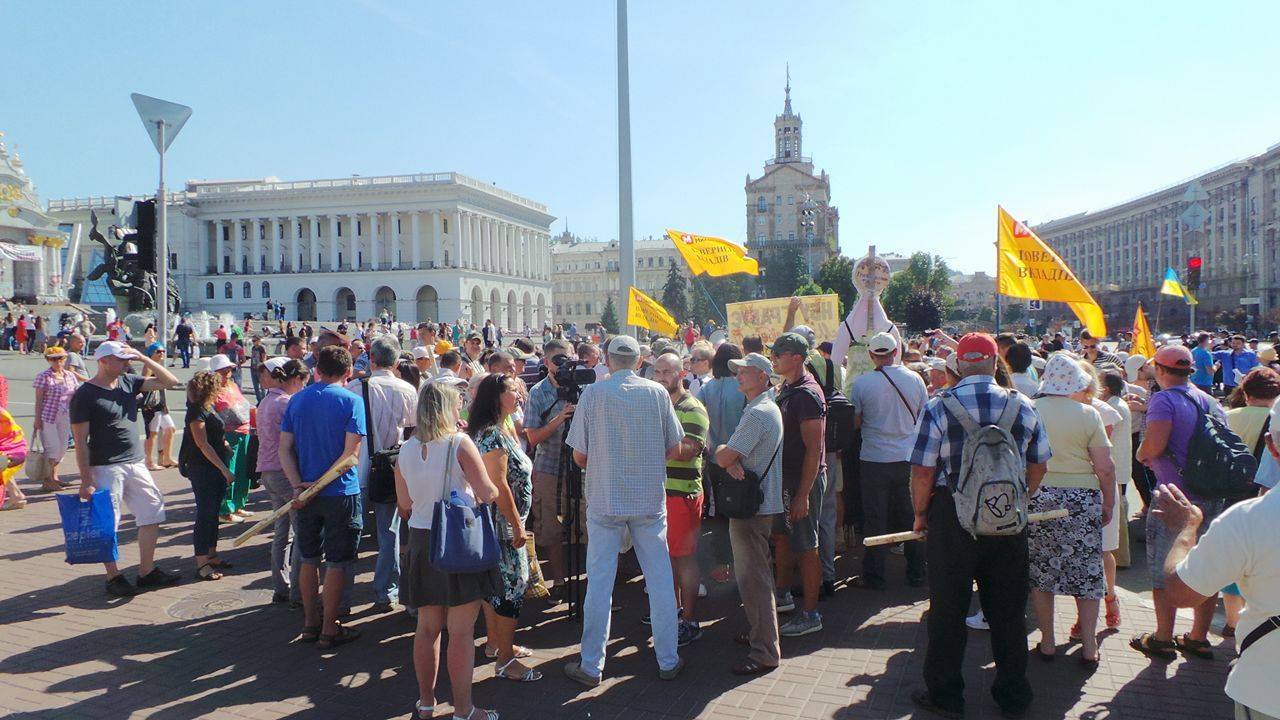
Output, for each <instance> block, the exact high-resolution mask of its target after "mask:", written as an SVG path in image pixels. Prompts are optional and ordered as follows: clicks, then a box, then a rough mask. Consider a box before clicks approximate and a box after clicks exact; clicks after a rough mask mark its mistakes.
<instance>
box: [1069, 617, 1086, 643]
mask: <svg viewBox="0 0 1280 720" xmlns="http://www.w3.org/2000/svg"><path fill="white" fill-rule="evenodd" d="M1067 639H1068V640H1070V641H1071V642H1080V641H1081V640H1083V639H1084V636H1083V635H1081V634H1080V623H1078V622H1077V623H1075V624H1074V625H1072V626H1071V630H1070V632H1068V633H1067Z"/></svg>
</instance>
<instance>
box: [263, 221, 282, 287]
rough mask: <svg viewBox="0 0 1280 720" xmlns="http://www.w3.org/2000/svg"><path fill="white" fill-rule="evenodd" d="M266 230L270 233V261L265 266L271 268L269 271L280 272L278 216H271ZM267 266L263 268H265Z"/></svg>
mask: <svg viewBox="0 0 1280 720" xmlns="http://www.w3.org/2000/svg"><path fill="white" fill-rule="evenodd" d="M267 232H269V233H271V262H270V263H269V264H268V266H267V267H269V268H271V272H277V273H278V272H280V218H271V220H270V224H268V225H267ZM266 269H267V268H263V270H266Z"/></svg>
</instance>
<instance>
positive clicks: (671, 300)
mask: <svg viewBox="0 0 1280 720" xmlns="http://www.w3.org/2000/svg"><path fill="white" fill-rule="evenodd" d="M662 307H664V308H666V309H667V312H669V313H671V317H673V318H675V319H676V322H685V321H687V320H688V319H689V279H688V278H686V277H685V276H684V273H682V272H680V268H679V267H678V266H676V265H675V264H674V263H673V264H672V265H671V266H670V268H669V269H668V270H667V282H666V283H665V284H664V285H663V286H662Z"/></svg>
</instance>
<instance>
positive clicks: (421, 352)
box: [409, 345, 431, 360]
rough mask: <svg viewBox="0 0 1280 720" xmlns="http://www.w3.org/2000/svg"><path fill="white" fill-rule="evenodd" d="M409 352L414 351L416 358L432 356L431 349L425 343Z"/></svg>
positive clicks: (414, 357)
mask: <svg viewBox="0 0 1280 720" xmlns="http://www.w3.org/2000/svg"><path fill="white" fill-rule="evenodd" d="M409 352H411V353H413V359H414V360H421V359H423V358H429V357H431V349H430V348H428V347H426V346H425V345H419V346H418V347H416V348H414V349H413V350H410V351H409Z"/></svg>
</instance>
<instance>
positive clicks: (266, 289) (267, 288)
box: [262, 280, 271, 298]
mask: <svg viewBox="0 0 1280 720" xmlns="http://www.w3.org/2000/svg"><path fill="white" fill-rule="evenodd" d="M262 297H264V298H269V297H271V283H269V282H267V281H266V280H263V281H262Z"/></svg>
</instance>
